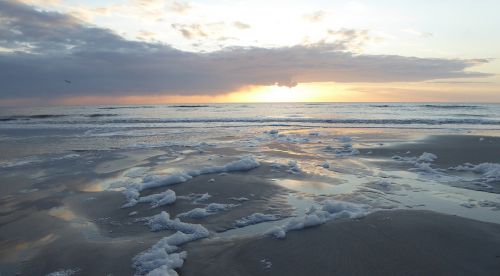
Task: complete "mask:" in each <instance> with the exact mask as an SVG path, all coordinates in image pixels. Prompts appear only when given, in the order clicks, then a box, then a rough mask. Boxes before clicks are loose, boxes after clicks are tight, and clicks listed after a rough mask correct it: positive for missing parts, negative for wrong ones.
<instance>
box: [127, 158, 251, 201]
mask: <svg viewBox="0 0 500 276" xmlns="http://www.w3.org/2000/svg"><path fill="white" fill-rule="evenodd" d="M259 166H260V163H259V161H257V160H255V158H254V157H253V156H251V155H247V156H244V157H242V158H241V159H239V160H236V161H232V162H229V163H227V164H225V165H222V166H213V167H205V168H201V169H198V170H192V171H187V172H180V173H175V174H169V175H148V176H146V177H144V178H143V179H142V182H140V183H130V184H129V185H128V186H126V187H125V188H124V191H123V193H124V195H125V198H126V200H127V203H125V204H124V207H129V206H134V205H135V204H137V201H138V200H139V198H140V192H141V191H143V190H146V189H152V188H157V187H162V186H168V185H174V184H179V183H183V182H186V181H188V180H190V179H192V178H193V177H197V176H200V175H204V174H212V173H229V172H236V171H249V170H251V169H254V168H257V167H259Z"/></svg>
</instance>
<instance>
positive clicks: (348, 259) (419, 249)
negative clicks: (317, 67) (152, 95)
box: [0, 103, 500, 275]
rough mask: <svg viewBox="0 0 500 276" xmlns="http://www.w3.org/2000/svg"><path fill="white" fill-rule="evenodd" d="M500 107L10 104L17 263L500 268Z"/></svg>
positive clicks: (418, 271)
mask: <svg viewBox="0 0 500 276" xmlns="http://www.w3.org/2000/svg"><path fill="white" fill-rule="evenodd" d="M498 110H500V106H498V105H487V104H484V105H462V104H459V105H457V104H441V105H430V104H327V103H325V104H299V103H296V104H213V105H157V106H155V105H151V106H144V107H141V106H139V107H138V106H120V107H118V106H85V107H75V108H68V107H47V108H40V109H29V111H27V110H23V109H15V110H8V109H3V110H1V112H0V139H1V141H2V143H1V144H0V152H1V156H0V183H1V185H0V195H1V199H2V200H1V203H0V207H1V214H0V243H1V246H0V274H1V275H18V274H20V275H47V274H48V275H50V273H59V274H52V275H147V274H148V273H150V275H155V274H154V273H159V274H156V275H175V274H176V273H178V274H179V275H220V274H226V275H265V274H266V275H308V274H315V275H335V274H338V275H471V274H476V275H497V274H498V271H500V251H499V248H500V195H499V193H500V143H499V142H500V117H498V116H499V115H498V114H500V112H497V111H498ZM42 115H43V116H42Z"/></svg>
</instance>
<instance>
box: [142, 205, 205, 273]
mask: <svg viewBox="0 0 500 276" xmlns="http://www.w3.org/2000/svg"><path fill="white" fill-rule="evenodd" d="M147 224H148V225H149V226H150V228H151V230H152V231H160V230H174V231H177V232H175V233H174V234H172V235H170V236H168V237H165V238H163V239H161V240H160V241H158V242H157V243H156V244H155V245H153V246H152V247H151V248H149V249H147V250H145V251H143V252H141V253H139V254H138V255H137V256H135V257H134V258H133V259H132V267H133V268H135V270H136V275H145V274H147V275H177V272H175V270H174V269H176V268H180V267H182V265H183V264H184V260H185V259H186V257H187V252H186V251H182V252H178V253H176V251H177V250H178V246H180V245H182V244H185V243H188V242H191V241H195V240H199V239H203V238H206V237H208V235H209V234H210V232H209V231H208V230H207V229H206V228H205V227H203V226H202V225H200V224H190V223H185V222H181V221H180V220H179V219H178V218H177V219H173V220H172V219H170V215H169V214H168V213H167V212H165V211H163V212H161V213H160V214H158V215H155V216H153V217H151V218H148V219H147Z"/></svg>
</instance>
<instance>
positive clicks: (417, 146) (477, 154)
mask: <svg viewBox="0 0 500 276" xmlns="http://www.w3.org/2000/svg"><path fill="white" fill-rule="evenodd" d="M368 151H371V154H370V155H367V156H371V157H385V158H387V157H392V156H394V155H401V156H404V155H405V154H406V153H407V152H408V151H410V153H409V154H408V155H410V156H419V155H421V154H422V153H424V152H430V153H433V154H436V155H437V156H438V158H437V159H436V160H435V161H434V162H433V163H434V164H435V165H437V166H438V167H440V168H443V169H447V168H449V167H453V166H458V165H462V164H464V163H467V162H468V163H473V164H478V163H484V162H490V163H499V162H500V137H493V136H477V135H434V136H429V137H426V138H424V139H421V140H417V141H408V142H407V143H397V144H388V145H387V146H383V147H378V148H371V149H368V150H365V151H362V153H364V154H365V155H366V153H367V152H368Z"/></svg>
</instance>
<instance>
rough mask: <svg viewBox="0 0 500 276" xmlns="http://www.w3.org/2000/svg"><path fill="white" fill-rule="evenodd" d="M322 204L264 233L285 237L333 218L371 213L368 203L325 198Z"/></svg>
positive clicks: (354, 216) (361, 215)
mask: <svg viewBox="0 0 500 276" xmlns="http://www.w3.org/2000/svg"><path fill="white" fill-rule="evenodd" d="M321 205H322V207H321V209H319V210H318V209H316V208H315V207H314V206H313V207H311V209H310V210H309V211H308V212H307V213H306V214H305V215H304V216H300V217H295V218H292V219H290V220H289V221H288V222H286V223H285V224H283V225H281V226H274V227H273V228H271V229H269V230H268V231H266V232H265V233H264V235H269V236H274V237H275V238H278V239H283V238H285V237H286V233H287V232H289V231H293V230H300V229H303V228H307V227H312V226H316V225H320V224H323V223H325V222H327V221H329V220H332V219H338V218H360V217H363V216H365V215H367V214H368V213H369V211H368V207H367V206H366V205H359V204H354V203H349V202H344V201H337V200H325V201H323V202H322V203H321Z"/></svg>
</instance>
